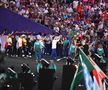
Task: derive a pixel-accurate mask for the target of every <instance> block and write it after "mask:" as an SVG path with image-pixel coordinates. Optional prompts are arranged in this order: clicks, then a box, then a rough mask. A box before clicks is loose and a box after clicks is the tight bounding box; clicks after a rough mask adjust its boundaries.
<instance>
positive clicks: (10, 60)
mask: <svg viewBox="0 0 108 90" xmlns="http://www.w3.org/2000/svg"><path fill="white" fill-rule="evenodd" d="M44 57H45V59H46V60H47V61H49V57H48V56H44ZM22 63H26V64H28V65H29V66H30V67H31V70H32V72H33V73H34V74H35V75H36V61H35V58H33V57H32V58H22V57H10V56H5V57H4V63H3V64H2V66H3V67H4V68H5V69H6V68H7V67H11V66H14V67H15V71H16V72H17V73H19V72H20V71H21V64H22ZM55 63H56V65H57V71H56V73H55V76H57V79H56V80H55V82H54V85H53V90H61V84H62V71H63V65H65V64H66V62H65V60H64V59H62V60H60V61H55ZM46 83H47V82H46ZM78 88H80V90H84V87H83V86H80V87H78ZM78 88H77V89H75V90H79V89H78ZM33 90H38V89H37V84H36V85H35V87H34V89H33Z"/></svg>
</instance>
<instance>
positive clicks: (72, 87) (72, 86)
mask: <svg viewBox="0 0 108 90" xmlns="http://www.w3.org/2000/svg"><path fill="white" fill-rule="evenodd" d="M76 68H77V69H76V72H75V74H74V78H73V80H72V84H71V86H70V90H73V89H74V83H75V78H76V76H77V73H78V69H79V63H78V66H76Z"/></svg>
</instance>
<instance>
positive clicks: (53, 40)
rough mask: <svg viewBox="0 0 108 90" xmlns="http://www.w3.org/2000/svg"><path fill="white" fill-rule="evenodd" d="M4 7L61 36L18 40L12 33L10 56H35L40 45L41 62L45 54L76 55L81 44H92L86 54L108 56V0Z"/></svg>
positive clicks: (39, 0)
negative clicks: (107, 1) (106, 1)
mask: <svg viewBox="0 0 108 90" xmlns="http://www.w3.org/2000/svg"><path fill="white" fill-rule="evenodd" d="M0 5H1V6H3V7H5V8H8V9H10V10H12V11H14V12H16V13H18V14H20V15H22V16H24V17H26V18H30V19H31V20H33V21H35V22H38V23H41V24H43V25H45V26H47V27H49V28H52V29H53V30H54V31H55V32H56V33H57V34H56V35H54V34H52V35H44V34H43V33H41V34H38V35H37V36H36V37H35V36H33V35H28V36H26V35H20V36H17V37H16V36H14V35H12V34H13V32H12V33H11V34H8V36H7V42H6V44H5V48H6V53H7V54H11V55H16V56H17V55H18V56H20V55H22V56H30V57H31V54H32V51H33V48H35V49H36V47H38V46H36V45H39V44H40V46H39V47H38V48H40V50H37V52H38V54H37V55H36V57H37V56H38V57H37V58H39V59H40V58H41V57H42V53H43V54H46V53H49V54H51V55H50V57H51V58H52V57H56V58H57V57H58V56H59V57H62V56H68V55H69V52H70V54H71V55H72V56H74V54H75V52H76V48H77V46H78V45H83V46H84V45H85V44H88V46H87V47H86V46H85V52H86V54H88V50H89V51H91V52H92V54H93V53H95V52H96V53H99V54H100V52H101V55H105V56H106V57H108V11H107V10H108V6H107V3H105V1H104V0H102V1H101V0H100V1H99V0H91V1H89V0H80V1H79V0H73V1H71V0H9V1H8V0H1V3H0ZM1 36H2V35H1ZM35 41H36V42H35ZM38 41H39V42H38ZM34 42H35V44H34ZM51 49H52V50H51ZM86 49H87V50H86ZM35 51H36V50H35ZM56 51H57V53H56ZM62 51H63V53H62Z"/></svg>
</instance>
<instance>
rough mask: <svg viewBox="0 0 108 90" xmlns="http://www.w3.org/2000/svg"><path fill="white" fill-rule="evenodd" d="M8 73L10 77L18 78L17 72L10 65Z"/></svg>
mask: <svg viewBox="0 0 108 90" xmlns="http://www.w3.org/2000/svg"><path fill="white" fill-rule="evenodd" d="M7 74H8V77H9V78H17V73H16V72H15V71H14V70H13V69H12V68H10V67H8V69H7Z"/></svg>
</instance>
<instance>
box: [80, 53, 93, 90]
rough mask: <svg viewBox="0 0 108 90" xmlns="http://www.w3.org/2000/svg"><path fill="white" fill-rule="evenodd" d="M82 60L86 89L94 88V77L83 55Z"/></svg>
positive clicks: (91, 89)
mask: <svg viewBox="0 0 108 90" xmlns="http://www.w3.org/2000/svg"><path fill="white" fill-rule="evenodd" d="M80 60H81V65H82V70H83V76H84V80H85V86H86V90H93V81H92V77H91V75H90V72H89V71H88V68H87V66H86V64H85V63H84V61H83V59H82V56H81V55H80Z"/></svg>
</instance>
